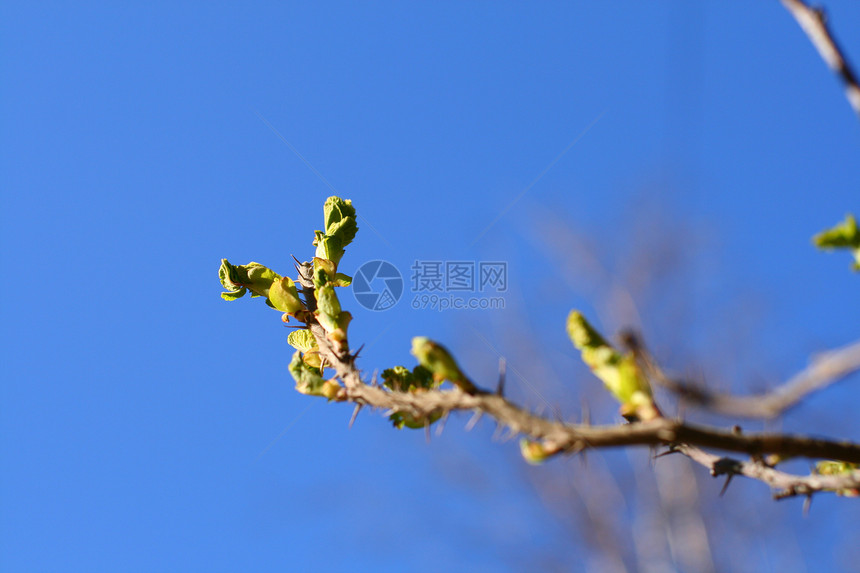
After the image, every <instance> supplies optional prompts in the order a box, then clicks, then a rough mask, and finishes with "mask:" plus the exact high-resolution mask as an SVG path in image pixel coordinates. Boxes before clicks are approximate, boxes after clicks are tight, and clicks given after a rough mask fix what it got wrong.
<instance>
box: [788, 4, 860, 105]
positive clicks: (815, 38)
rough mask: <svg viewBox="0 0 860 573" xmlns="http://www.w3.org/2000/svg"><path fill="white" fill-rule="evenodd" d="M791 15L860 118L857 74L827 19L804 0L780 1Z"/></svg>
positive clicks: (821, 12)
mask: <svg viewBox="0 0 860 573" xmlns="http://www.w3.org/2000/svg"><path fill="white" fill-rule="evenodd" d="M780 1H781V2H782V5H783V6H785V8H786V10H788V11H789V12H790V13H791V15H792V16H793V17H794V19H795V20H797V23H798V24H800V27H801V28H803V31H804V32H806V35H807V36H808V37H809V40H810V41H811V42H812V45H813V46H815V49H816V50H818V53H819V54H820V55H821V58H822V59H823V60H824V62H825V63H826V64H827V65H828V67H830V69H831V70H832V71H833V73H834V74H836V76H837V77H839V79H841V80H842V83H843V85H844V87H845V97H846V98H848V103H849V104H850V105H851V107H852V108H853V109H854V113H856V114H857V115H858V117H860V83H858V81H857V74H855V73H854V70H853V69H851V66H850V65H849V63H848V60H847V59H846V58H845V56H844V55H843V53H842V50H841V49H840V48H839V45H838V44H837V43H836V40H835V39H834V38H833V34H832V33H831V32H830V30H829V28H828V27H827V18H826V17H825V15H824V12H823V11H822V10H820V9H816V8H810V7H809V6H807V5H806V4H805V3H804V2H803V1H802V0H780Z"/></svg>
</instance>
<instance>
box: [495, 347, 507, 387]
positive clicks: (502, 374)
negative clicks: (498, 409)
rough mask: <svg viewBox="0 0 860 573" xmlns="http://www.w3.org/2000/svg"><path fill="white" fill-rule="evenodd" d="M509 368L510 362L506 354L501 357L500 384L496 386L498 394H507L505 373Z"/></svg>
mask: <svg viewBox="0 0 860 573" xmlns="http://www.w3.org/2000/svg"><path fill="white" fill-rule="evenodd" d="M507 369H508V363H507V362H506V361H505V357H504V356H500V357H499V385H498V386H497V387H496V395H497V396H504V395H505V373H506V372H507Z"/></svg>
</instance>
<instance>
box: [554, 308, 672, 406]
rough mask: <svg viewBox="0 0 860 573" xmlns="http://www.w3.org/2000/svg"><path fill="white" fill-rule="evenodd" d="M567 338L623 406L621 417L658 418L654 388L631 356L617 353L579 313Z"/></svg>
mask: <svg viewBox="0 0 860 573" xmlns="http://www.w3.org/2000/svg"><path fill="white" fill-rule="evenodd" d="M567 334H568V336H569V337H570V340H571V342H573V345H574V346H575V347H576V348H577V349H578V350H579V351H580V352H581V353H582V361H583V362H585V364H586V365H588V367H589V368H591V371H592V372H593V373H594V375H595V376H597V377H598V378H600V380H601V381H602V382H603V385H604V386H606V389H607V390H609V392H611V393H612V395H613V396H615V399H616V400H618V401H619V402H620V403H621V414H622V415H623V416H624V417H625V418H628V419H636V418H638V419H640V420H653V419H654V418H657V417H659V415H660V413H659V410H658V409H657V406H656V404H654V398H653V397H652V395H651V385H650V384H649V383H648V379H647V377H646V376H645V375H644V373H643V372H642V371H641V370H640V368H639V366H638V364H637V363H636V358H635V357H634V356H633V354H632V353H630V354H626V355H624V354H621V353H620V352H618V351H617V350H616V349H615V348H613V347H612V345H610V344H609V343H608V342H606V339H605V338H603V336H601V335H600V333H599V332H597V330H595V329H594V327H593V326H591V324H589V323H588V321H587V320H585V317H584V316H583V315H582V313H580V312H579V311H576V310H574V311H571V313H570V315H568V317H567Z"/></svg>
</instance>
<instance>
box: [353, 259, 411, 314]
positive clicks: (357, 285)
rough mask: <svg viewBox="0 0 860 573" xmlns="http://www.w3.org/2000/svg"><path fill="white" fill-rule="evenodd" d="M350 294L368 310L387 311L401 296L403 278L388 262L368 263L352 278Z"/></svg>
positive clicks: (359, 268)
mask: <svg viewBox="0 0 860 573" xmlns="http://www.w3.org/2000/svg"><path fill="white" fill-rule="evenodd" d="M352 294H353V295H354V296H355V300H356V302H357V303H358V304H360V305H361V306H363V307H364V308H366V309H368V310H388V309H389V308H391V307H393V306H394V305H395V304H397V301H399V300H400V297H401V296H403V276H401V274H400V271H398V270H397V267H395V266H394V265H392V264H391V263H389V262H388V261H368V262H366V263H364V264H363V265H361V266H360V267H358V270H357V271H356V272H355V276H354V277H353V278H352Z"/></svg>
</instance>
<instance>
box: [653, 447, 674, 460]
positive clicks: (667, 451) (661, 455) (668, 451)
mask: <svg viewBox="0 0 860 573" xmlns="http://www.w3.org/2000/svg"><path fill="white" fill-rule="evenodd" d="M677 453H678V450H676V449H675V448H673V447H672V446H669V449H668V450H666V451H665V452H661V453H659V454H655V455H654V461H657V458H662V457H663V456H668V455H669V454H677Z"/></svg>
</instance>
